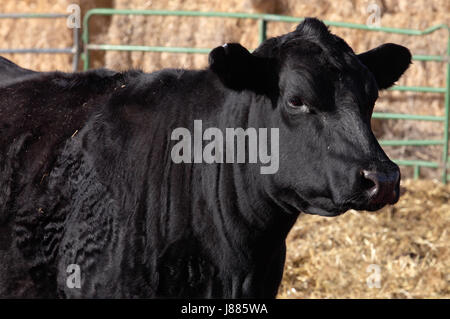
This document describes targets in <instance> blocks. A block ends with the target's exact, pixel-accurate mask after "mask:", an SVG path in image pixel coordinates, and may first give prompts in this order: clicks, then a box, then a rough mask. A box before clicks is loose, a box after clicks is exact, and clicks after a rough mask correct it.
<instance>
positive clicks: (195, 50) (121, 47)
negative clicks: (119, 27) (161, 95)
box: [86, 44, 211, 54]
mask: <svg viewBox="0 0 450 319" xmlns="http://www.w3.org/2000/svg"><path fill="white" fill-rule="evenodd" d="M86 48H87V49H89V50H108V51H109V50H111V51H144V52H171V53H204V54H205V53H209V52H210V51H211V49H204V48H183V47H160V46H146V45H122V44H121V45H115V44H88V45H87V46H86Z"/></svg>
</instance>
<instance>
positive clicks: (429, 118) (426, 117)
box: [372, 112, 445, 122]
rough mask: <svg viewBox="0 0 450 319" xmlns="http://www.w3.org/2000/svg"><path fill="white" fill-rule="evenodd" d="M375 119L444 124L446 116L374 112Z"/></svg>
mask: <svg viewBox="0 0 450 319" xmlns="http://www.w3.org/2000/svg"><path fill="white" fill-rule="evenodd" d="M372 118H374V119H391V120H415V121H434V122H444V121H445V116H433V115H415V114H401V113H380V112H374V113H373V114H372Z"/></svg>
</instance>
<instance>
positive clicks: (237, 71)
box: [209, 43, 276, 93]
mask: <svg viewBox="0 0 450 319" xmlns="http://www.w3.org/2000/svg"><path fill="white" fill-rule="evenodd" d="M209 68H210V69H211V70H212V71H213V72H214V73H215V74H217V76H218V77H219V78H220V80H221V81H222V83H223V84H224V85H225V86H227V87H228V88H230V89H233V90H238V91H242V90H246V89H247V90H253V91H256V92H259V93H268V91H269V90H271V89H272V88H273V87H274V83H275V82H276V80H275V72H274V71H273V63H271V61H270V59H268V58H264V57H257V56H255V55H253V54H251V53H250V52H249V51H248V50H247V49H246V48H244V47H243V46H242V45H240V44H239V43H227V44H224V45H223V46H220V47H217V48H215V49H214V50H212V51H211V53H210V54H209Z"/></svg>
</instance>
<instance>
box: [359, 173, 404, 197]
mask: <svg viewBox="0 0 450 319" xmlns="http://www.w3.org/2000/svg"><path fill="white" fill-rule="evenodd" d="M361 174H362V175H363V180H362V188H363V190H364V191H365V192H366V194H367V197H368V200H369V203H370V204H393V203H395V202H396V201H397V200H398V194H397V193H398V192H397V189H398V184H399V180H400V172H399V171H398V170H397V171H392V172H389V173H387V174H385V173H381V172H377V171H369V170H362V171H361Z"/></svg>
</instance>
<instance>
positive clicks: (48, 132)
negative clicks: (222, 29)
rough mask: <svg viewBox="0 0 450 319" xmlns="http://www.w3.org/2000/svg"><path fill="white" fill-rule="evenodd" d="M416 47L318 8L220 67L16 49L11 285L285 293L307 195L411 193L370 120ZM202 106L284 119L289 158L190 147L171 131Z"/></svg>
mask: <svg viewBox="0 0 450 319" xmlns="http://www.w3.org/2000/svg"><path fill="white" fill-rule="evenodd" d="M410 61H411V55H410V53H409V51H408V50H407V49H406V48H404V47H402V46H399V45H395V44H385V45H382V46H380V47H378V48H375V49H373V50H370V51H368V52H366V53H363V54H359V55H356V54H355V53H354V52H353V51H352V49H351V48H350V47H349V46H348V45H347V44H346V43H345V42H344V41H343V40H342V39H341V38H339V37H337V36H335V35H333V34H331V33H330V32H329V31H328V29H327V27H326V26H325V25H324V24H323V23H322V22H320V21H319V20H317V19H312V18H309V19H306V20H305V21H304V22H303V23H301V24H300V25H299V26H298V27H297V28H296V30H295V31H293V32H291V33H288V34H286V35H283V36H279V37H276V38H271V39H268V40H266V41H265V42H264V43H262V44H261V45H260V46H259V47H258V48H257V49H256V50H255V51H254V52H253V53H249V52H248V51H247V50H246V49H245V48H243V47H242V46H241V45H239V44H228V45H224V46H221V47H218V48H216V49H214V50H213V51H212V52H211V53H210V55H209V62H210V66H209V68H208V69H205V70H196V71H191V70H177V69H166V70H162V71H158V72H154V73H151V74H146V73H142V72H140V71H128V72H123V73H119V72H113V71H108V70H94V71H87V72H82V73H73V74H72V73H71V74H66V73H60V72H51V73H33V74H31V73H30V74H28V73H27V74H26V75H25V76H22V72H21V71H18V73H15V72H14V68H13V67H12V66H11V65H10V64H8V63H7V62H6V64H5V62H4V61H3V62H1V70H2V72H3V75H2V76H3V77H4V78H5V79H6V82H4V81H2V83H3V85H2V86H1V87H0V230H1V236H2V239H1V241H0V296H1V297H47V298H54V297H62V298H65V297H83V298H87V297H113V298H119V297H120V298H121V297H232V298H240V297H242V298H244V297H275V296H276V294H277V289H278V286H279V284H280V280H281V277H282V273H283V265H284V260H285V238H286V235H287V234H288V232H289V230H290V229H291V227H292V225H293V224H294V222H295V220H296V218H297V216H298V215H299V213H300V212H305V213H310V214H319V215H324V216H336V215H339V214H342V213H343V212H345V211H346V210H348V209H357V210H369V211H374V210H377V209H380V208H381V207H383V206H384V205H386V204H394V203H395V202H396V201H397V200H398V197H399V179H400V174H399V169H398V167H397V166H396V165H395V164H394V163H392V162H391V161H390V160H389V158H388V157H387V156H386V154H385V153H384V152H383V150H382V149H381V147H380V145H379V144H378V142H377V140H376V139H375V137H374V135H373V133H372V131H371V128H370V120H371V114H372V110H373V106H374V103H375V100H376V99H377V97H378V91H379V90H381V89H385V88H387V87H389V86H391V85H393V83H394V82H395V81H396V80H398V78H399V77H400V76H401V75H402V74H403V72H404V71H405V70H406V69H407V68H408V66H409V64H410ZM5 68H6V69H7V70H9V71H7V72H9V73H5V71H4V70H5ZM11 70H12V71H11ZM17 70H19V69H17ZM30 72H31V71H30ZM5 74H6V76H5ZM8 74H10V75H12V77H15V76H16V75H17V76H19V79H18V80H17V79H16V80H15V81H9V80H8V79H7V78H8ZM15 74H16V75H15ZM195 120H202V123H203V126H204V128H211V127H215V128H218V129H221V130H223V131H225V130H226V128H243V129H248V128H258V129H259V128H270V129H274V128H277V129H278V132H279V168H278V170H277V172H276V173H274V174H261V172H260V168H261V167H262V166H263V164H262V163H258V162H257V163H230V162H224V163H220V162H213V163H205V162H201V163H186V162H182V163H175V162H174V160H173V157H171V154H172V151H173V147H174V145H175V144H176V141H175V140H172V138H171V137H172V133H173V132H174V130H175V129H176V128H187V129H188V130H191V131H192V130H193V127H194V124H193V123H194V121H195ZM246 138H247V140H248V141H249V139H248V136H247V137H246ZM250 147H251V146H250V145H249V143H247V145H246V149H250ZM74 265H76V266H74ZM74 267H75V268H74ZM76 267H79V269H78V272H77V268H76ZM76 274H80V275H81V277H80V280H81V282H80V284H81V286H77V284H76V281H77V279H76V278H75V277H71V276H75V275H76ZM74 278H75V279H74ZM72 279H73V280H74V281H70V280H72ZM70 283H72V284H70ZM74 283H75V284H74Z"/></svg>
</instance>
